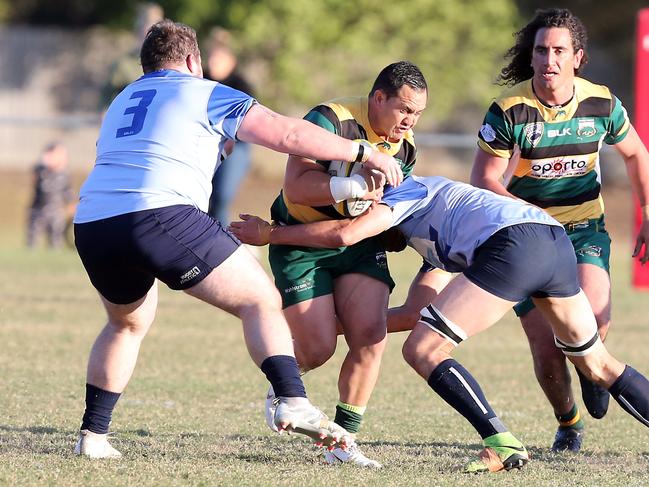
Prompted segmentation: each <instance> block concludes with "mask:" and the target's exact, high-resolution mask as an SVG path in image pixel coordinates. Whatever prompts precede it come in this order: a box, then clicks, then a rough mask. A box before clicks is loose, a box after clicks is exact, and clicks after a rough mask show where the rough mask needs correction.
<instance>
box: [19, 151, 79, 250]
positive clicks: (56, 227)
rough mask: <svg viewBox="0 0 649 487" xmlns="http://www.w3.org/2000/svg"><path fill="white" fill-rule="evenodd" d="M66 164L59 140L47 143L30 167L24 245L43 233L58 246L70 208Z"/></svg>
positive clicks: (65, 157) (66, 156) (49, 241)
mask: <svg viewBox="0 0 649 487" xmlns="http://www.w3.org/2000/svg"><path fill="white" fill-rule="evenodd" d="M67 166H68V151H67V149H66V148H65V146H64V145H63V144H62V143H61V142H52V143H50V144H48V145H47V146H46V147H45V149H44V150H43V153H42V154H41V157H40V159H39V161H38V163H37V164H36V165H35V166H34V176H33V178H34V184H33V186H34V198H33V200H32V203H31V206H30V211H29V221H28V224H27V246H28V247H34V245H35V244H36V240H37V239H38V236H39V234H41V233H43V232H45V234H46V235H47V242H48V244H49V246H50V247H52V248H58V247H61V245H62V244H63V242H64V234H65V225H66V221H67V219H68V218H69V217H70V215H71V214H72V212H73V211H74V194H73V192H72V184H71V182H70V173H69V172H68V169H67Z"/></svg>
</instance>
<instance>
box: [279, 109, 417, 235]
mask: <svg viewBox="0 0 649 487" xmlns="http://www.w3.org/2000/svg"><path fill="white" fill-rule="evenodd" d="M367 111H368V99H367V97H366V96H363V97H352V98H340V99H336V100H332V101H329V102H326V103H323V104H321V105H318V106H317V107H315V108H313V109H312V110H311V111H310V112H309V113H307V114H306V116H305V117H304V118H305V119H306V120H309V121H310V122H312V123H314V124H316V125H318V126H320V127H322V128H324V129H326V130H328V131H330V132H333V133H334V134H336V135H340V136H341V137H344V138H346V139H351V140H354V139H365V140H368V141H369V142H370V143H371V144H372V145H373V146H374V147H376V148H377V149H378V150H380V151H381V152H385V153H386V154H390V155H391V156H393V157H394V158H395V159H396V160H397V161H398V162H399V164H400V166H401V170H402V171H403V175H404V177H406V176H408V175H409V174H410V173H411V172H412V168H413V166H414V165H415V162H416V158H417V149H416V148H415V141H414V136H413V133H412V130H409V131H408V132H407V133H406V134H405V136H404V137H403V139H402V140H400V141H399V142H396V143H388V142H386V141H385V140H384V139H383V138H381V137H379V136H378V135H377V134H376V133H375V132H374V130H372V127H371V125H370V121H369V118H368V113H367ZM317 162H318V163H319V164H321V165H322V166H323V167H324V168H325V169H328V168H329V161H317ZM271 218H272V219H273V220H275V221H278V222H282V223H287V224H296V223H309V222H315V221H321V220H334V219H340V218H346V217H344V216H343V215H341V214H340V213H338V212H337V211H336V210H335V208H334V206H333V205H327V206H318V207H312V206H305V205H298V204H295V203H292V202H291V201H289V200H288V198H286V195H285V194H284V192H283V191H282V192H281V193H280V194H279V196H278V197H277V199H276V200H275V202H274V203H273V206H272V208H271Z"/></svg>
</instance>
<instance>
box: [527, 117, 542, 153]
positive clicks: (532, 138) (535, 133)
mask: <svg viewBox="0 0 649 487" xmlns="http://www.w3.org/2000/svg"><path fill="white" fill-rule="evenodd" d="M523 132H524V133H525V138H526V139H527V141H528V142H529V143H530V145H531V146H532V147H536V146H537V145H538V143H539V141H540V140H541V137H543V122H534V123H528V124H527V125H525V127H524V128H523Z"/></svg>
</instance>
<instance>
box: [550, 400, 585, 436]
mask: <svg viewBox="0 0 649 487" xmlns="http://www.w3.org/2000/svg"><path fill="white" fill-rule="evenodd" d="M554 416H555V417H556V418H557V421H559V428H561V429H568V428H572V429H576V430H583V429H584V420H583V419H581V415H580V414H579V408H578V407H577V405H576V404H574V405H573V406H572V409H571V410H570V411H568V412H567V413H566V414H555V415H554Z"/></svg>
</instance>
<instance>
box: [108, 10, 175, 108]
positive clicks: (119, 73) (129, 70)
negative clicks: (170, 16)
mask: <svg viewBox="0 0 649 487" xmlns="http://www.w3.org/2000/svg"><path fill="white" fill-rule="evenodd" d="M162 19H164V10H163V9H162V7H161V6H160V5H158V4H157V3H150V2H145V3H140V4H138V6H137V8H136V15H135V24H134V25H133V29H134V34H135V38H134V40H133V41H134V42H133V49H131V50H130V51H129V52H128V53H127V54H126V55H124V56H123V57H121V58H119V59H118V60H117V61H115V63H114V64H113V65H112V66H111V68H110V71H109V73H108V79H107V81H106V84H105V85H104V87H103V88H102V93H101V99H100V104H101V107H100V108H101V109H102V110H103V109H104V108H105V107H107V106H108V105H109V104H110V102H111V101H113V98H115V96H117V94H118V93H119V92H120V91H122V90H123V89H124V88H125V87H126V85H128V84H129V83H130V82H132V81H135V80H136V79H138V78H139V77H140V76H142V67H141V66H140V46H141V45H142V41H143V40H144V38H145V37H146V33H147V32H148V30H149V28H150V27H151V26H152V25H153V24H155V23H156V22H159V21H160V20H162Z"/></svg>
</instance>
